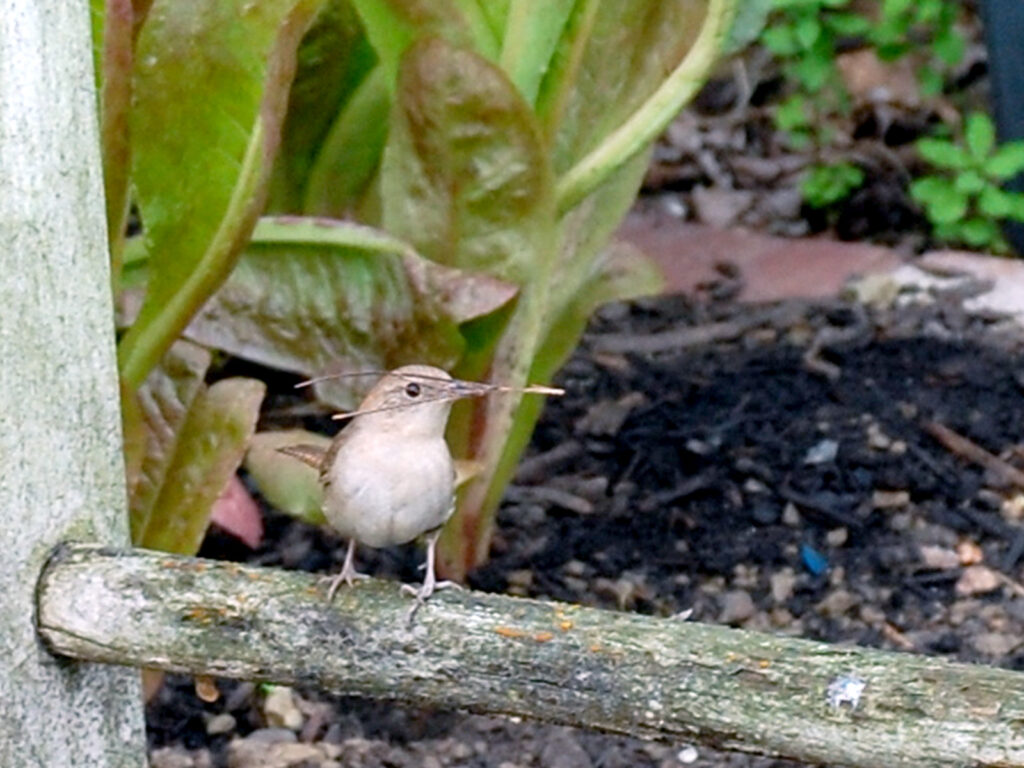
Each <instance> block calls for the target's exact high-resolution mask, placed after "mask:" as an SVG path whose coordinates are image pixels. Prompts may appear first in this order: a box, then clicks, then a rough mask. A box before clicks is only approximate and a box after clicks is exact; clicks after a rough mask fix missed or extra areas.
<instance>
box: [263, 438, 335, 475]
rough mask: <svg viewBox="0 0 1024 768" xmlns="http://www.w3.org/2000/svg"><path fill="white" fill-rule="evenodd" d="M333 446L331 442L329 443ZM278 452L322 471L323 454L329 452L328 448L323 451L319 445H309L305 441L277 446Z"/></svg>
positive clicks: (324, 463)
mask: <svg viewBox="0 0 1024 768" xmlns="http://www.w3.org/2000/svg"><path fill="white" fill-rule="evenodd" d="M331 447H332V448H333V447H334V446H333V444H332V445H331ZM277 450H278V453H283V454H285V455H286V456H291V457H292V458H295V459H298V460H299V461H301V462H302V463H303V464H308V465H309V466H311V467H313V469H316V470H320V471H321V474H322V473H323V467H324V466H325V465H326V462H325V460H324V459H325V455H326V454H327V453H330V449H328V450H327V451H324V449H323V448H321V447H320V446H319V445H309V444H307V443H301V444H299V445H286V446H284V447H283V448H278V449H277Z"/></svg>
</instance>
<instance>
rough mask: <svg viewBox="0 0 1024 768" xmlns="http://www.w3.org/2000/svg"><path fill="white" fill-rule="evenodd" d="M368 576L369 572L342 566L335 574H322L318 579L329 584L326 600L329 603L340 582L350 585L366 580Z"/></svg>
mask: <svg viewBox="0 0 1024 768" xmlns="http://www.w3.org/2000/svg"><path fill="white" fill-rule="evenodd" d="M369 578H370V574H368V573H361V572H359V571H357V570H356V569H355V568H353V567H345V568H342V569H341V570H340V571H339V572H338V573H337V575H335V576H324V577H323V578H322V579H320V582H321V583H328V584H330V586H329V587H328V588H327V602H328V603H330V602H332V601H333V600H334V595H335V594H336V593H337V591H338V589H339V587H341V585H342V583H344V584H347V585H348V586H350V587H352V586H355V583H356V582H357V581H366V580H367V579H369Z"/></svg>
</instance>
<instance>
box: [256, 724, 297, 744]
mask: <svg viewBox="0 0 1024 768" xmlns="http://www.w3.org/2000/svg"><path fill="white" fill-rule="evenodd" d="M245 741H250V742H254V743H258V744H264V745H266V744H283V743H288V742H294V741H298V738H297V737H296V736H295V732H294V731H290V730H288V729H287V728H259V729H258V730H255V731H253V732H252V733H250V734H249V735H248V736H246V737H245Z"/></svg>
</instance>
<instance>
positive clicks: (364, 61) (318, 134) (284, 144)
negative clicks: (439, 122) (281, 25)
mask: <svg viewBox="0 0 1024 768" xmlns="http://www.w3.org/2000/svg"><path fill="white" fill-rule="evenodd" d="M376 63H377V55H376V54H375V53H374V51H373V48H372V47H371V46H370V44H369V41H367V40H366V38H365V36H364V35H363V29H362V24H361V23H360V21H359V17H358V16H357V15H356V13H355V11H354V10H353V8H352V5H351V4H350V3H349V2H348V0H327V2H326V4H325V6H324V8H323V10H322V11H321V12H320V13H319V15H318V16H317V17H316V21H315V22H314V24H313V25H312V27H310V29H309V31H308V32H307V33H306V36H305V37H304V38H303V40H302V44H301V45H300V46H299V51H298V68H297V71H296V73H295V80H294V82H293V84H292V87H291V91H290V93H289V97H288V116H287V118H286V120H285V124H284V129H283V132H282V138H281V148H280V152H279V153H278V156H277V160H276V162H275V165H274V175H273V179H272V181H271V185H270V199H269V201H268V204H267V207H268V210H270V211H272V212H276V213H301V212H303V210H304V209H303V200H304V199H305V197H306V195H307V194H308V193H307V185H308V179H309V176H310V174H311V173H313V168H314V165H315V164H316V163H317V162H318V161H319V160H320V158H321V156H322V154H323V151H324V144H325V143H326V142H328V141H329V136H330V133H331V132H332V131H334V130H335V128H334V127H333V126H334V125H335V124H336V123H337V121H338V119H339V117H338V116H339V115H340V114H342V113H344V112H345V111H348V110H350V109H351V107H350V104H351V102H352V100H353V99H354V98H356V94H357V93H358V92H359V91H360V90H361V89H362V88H363V87H364V82H365V80H366V77H367V76H368V75H369V73H370V72H371V71H372V70H373V69H374V67H375V66H376ZM384 99H385V104H386V103H387V96H386V94H385V96H384ZM385 109H386V107H385ZM384 114H385V115H386V114H387V113H386V111H385V112H384ZM381 119H382V120H383V118H381ZM363 127H364V129H370V132H372V129H373V128H374V124H373V123H367V124H365V125H364V126H363ZM378 151H379V149H378ZM342 160H343V161H344V160H345V158H343V159H342ZM373 167H376V162H374V164H373ZM316 213H321V214H326V213H328V211H326V210H322V211H316Z"/></svg>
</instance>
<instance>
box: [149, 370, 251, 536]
mask: <svg viewBox="0 0 1024 768" xmlns="http://www.w3.org/2000/svg"><path fill="white" fill-rule="evenodd" d="M265 391H266V386H265V385H264V384H263V382H261V381H256V380H255V379H243V378H233V379H222V380H221V381H218V382H217V383H216V384H213V385H212V386H210V387H209V388H207V387H206V386H205V385H204V386H203V387H202V389H201V390H200V392H199V393H198V395H197V397H196V398H195V400H194V401H193V403H192V405H191V407H190V408H189V409H188V413H187V415H186V417H185V421H184V423H183V424H182V425H181V429H180V430H179V433H178V437H177V441H176V444H175V448H174V453H173V454H172V456H171V459H170V462H169V464H168V466H167V470H166V475H165V478H164V482H163V484H162V485H161V487H160V492H159V493H158V494H157V497H156V499H155V501H154V503H153V507H152V510H151V512H150V514H149V519H148V521H147V524H146V527H145V529H144V530H143V531H142V532H141V533H140V535H139V539H138V541H139V546H142V547H146V548H147V549H159V550H161V551H163V552H176V553H178V554H184V555H193V554H195V553H196V552H198V551H199V545H200V544H202V541H203V537H204V536H205V535H206V529H207V527H208V526H209V523H210V513H211V512H212V511H213V503H214V502H215V501H216V500H217V498H218V497H219V496H220V495H221V493H222V492H223V491H224V489H225V487H226V486H227V484H228V481H229V480H230V479H231V478H232V477H233V476H234V474H235V471H236V470H237V469H238V465H239V464H241V462H242V457H243V456H244V454H245V450H246V447H247V445H248V443H249V440H250V438H251V437H252V435H253V432H255V430H256V419H257V417H258V416H259V410H260V403H261V402H262V401H263V394H264V392H265Z"/></svg>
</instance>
